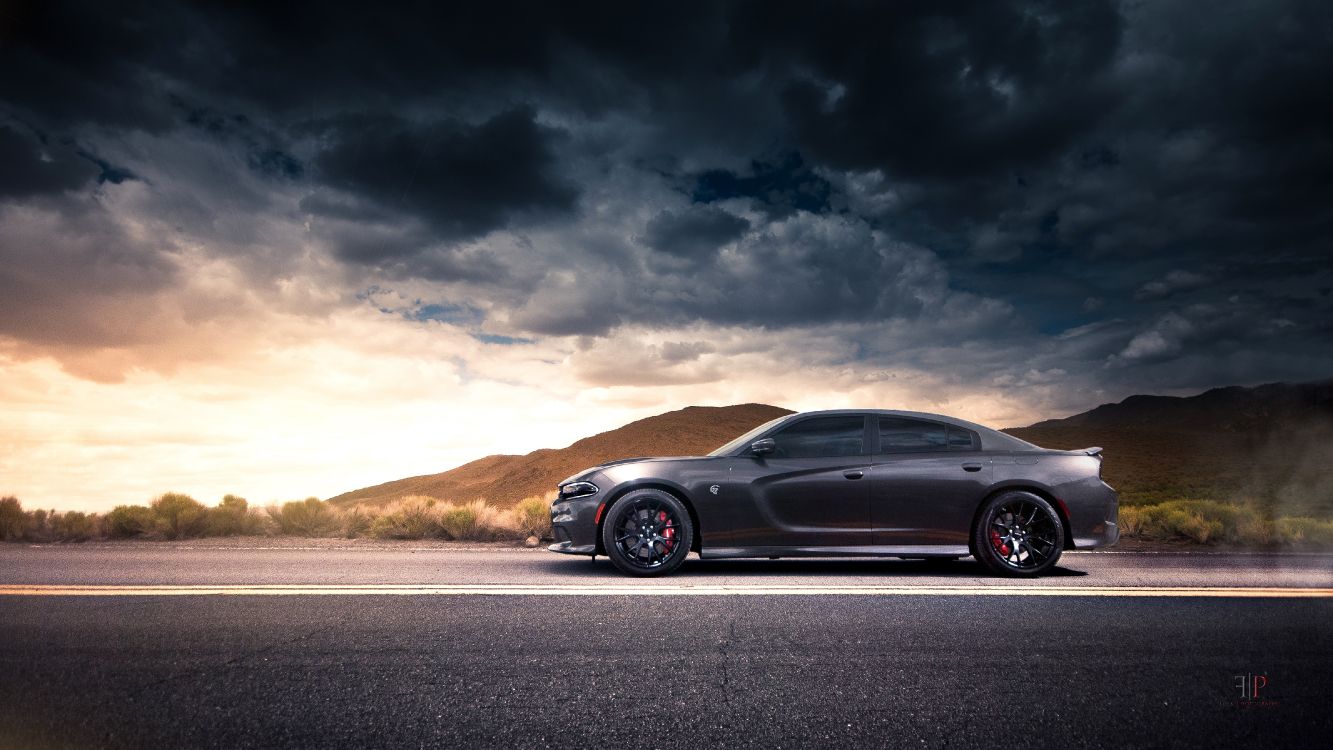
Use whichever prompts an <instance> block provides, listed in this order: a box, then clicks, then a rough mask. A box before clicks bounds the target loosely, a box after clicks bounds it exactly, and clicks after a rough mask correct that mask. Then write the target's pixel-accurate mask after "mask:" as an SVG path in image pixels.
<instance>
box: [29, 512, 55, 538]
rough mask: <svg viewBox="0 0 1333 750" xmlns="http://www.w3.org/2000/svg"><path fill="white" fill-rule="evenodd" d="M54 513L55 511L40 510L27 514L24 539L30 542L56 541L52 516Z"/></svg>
mask: <svg viewBox="0 0 1333 750" xmlns="http://www.w3.org/2000/svg"><path fill="white" fill-rule="evenodd" d="M54 513H55V511H46V510H42V509H41V508H38V509H37V510H34V511H32V512H31V513H28V514H26V515H27V519H26V521H25V523H24V524H23V538H24V539H25V540H27V541H29V542H49V541H51V540H52V539H54V538H55V532H54V530H52V528H51V516H52V515H54Z"/></svg>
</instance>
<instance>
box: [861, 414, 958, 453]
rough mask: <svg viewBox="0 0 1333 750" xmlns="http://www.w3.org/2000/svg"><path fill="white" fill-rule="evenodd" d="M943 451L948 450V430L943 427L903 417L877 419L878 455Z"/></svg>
mask: <svg viewBox="0 0 1333 750" xmlns="http://www.w3.org/2000/svg"><path fill="white" fill-rule="evenodd" d="M968 440H969V441H970V440H971V438H968ZM969 445H970V442H969ZM943 450H949V430H948V428H946V427H945V426H944V425H942V424H936V423H935V422H922V421H921V420H919V419H906V418H903V417H880V418H879V452H880V453H920V452H922V451H943Z"/></svg>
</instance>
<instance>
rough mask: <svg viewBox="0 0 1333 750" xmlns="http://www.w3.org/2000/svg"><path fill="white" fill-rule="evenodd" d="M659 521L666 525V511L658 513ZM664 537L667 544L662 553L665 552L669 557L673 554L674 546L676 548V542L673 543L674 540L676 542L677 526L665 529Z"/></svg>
mask: <svg viewBox="0 0 1333 750" xmlns="http://www.w3.org/2000/svg"><path fill="white" fill-rule="evenodd" d="M657 520H658V521H659V522H661V523H662V524H666V520H667V514H666V511H664V510H662V511H658V512H657ZM662 536H664V537H666V543H665V544H663V545H662V546H663V547H664V548H665V549H663V550H662V551H663V552H664V553H665V554H668V555H669V554H671V548H672V546H674V542H673V541H672V540H674V539H675V538H676V527H675V526H667V527H666V528H665V530H664V531H663V532H662Z"/></svg>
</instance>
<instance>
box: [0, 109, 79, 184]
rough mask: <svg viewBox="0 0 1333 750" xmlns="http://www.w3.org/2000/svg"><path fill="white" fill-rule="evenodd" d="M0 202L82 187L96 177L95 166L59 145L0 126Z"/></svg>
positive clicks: (70, 149) (68, 148) (64, 146)
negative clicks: (0, 166) (0, 165)
mask: <svg viewBox="0 0 1333 750" xmlns="http://www.w3.org/2000/svg"><path fill="white" fill-rule="evenodd" d="M0 164H3V165H4V167H3V168H0V200H2V199H5V198H24V197H28V196H32V195H42V194H47V193H61V192H64V191H66V190H74V189H76V188H80V187H83V186H84V185H87V184H88V183H89V182H91V181H92V179H93V178H94V177H96V176H97V174H98V169H97V166H96V165H95V164H94V163H93V162H92V161H91V160H89V159H87V158H84V157H83V156H80V155H79V154H78V153H77V152H76V151H75V150H74V149H72V148H70V147H69V146H68V145H63V144H48V143H42V142H41V141H40V140H39V139H38V138H35V137H33V136H32V135H30V134H28V133H23V132H21V131H19V130H18V129H15V128H12V127H9V126H6V125H3V124H0Z"/></svg>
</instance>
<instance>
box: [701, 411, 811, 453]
mask: <svg viewBox="0 0 1333 750" xmlns="http://www.w3.org/2000/svg"><path fill="white" fill-rule="evenodd" d="M790 416H791V415H790V414H784V415H783V416H781V417H778V418H777V419H770V420H769V421H767V422H765V423H763V424H761V425H759V426H758V427H756V428H754V429H753V430H750V431H749V432H747V433H745V434H744V435H741V436H740V437H738V438H736V439H735V440H733V441H731V442H730V443H727V444H726V445H724V446H722V447H721V448H718V449H717V450H715V451H713V452H712V453H709V454H708V455H710V456H725V455H727V454H728V453H731V452H733V451H735V450H736V449H737V448H739V447H741V446H742V445H745V444H746V443H748V442H750V441H751V440H754V439H755V436H757V435H762V434H763V432H764V430H767V429H768V428H770V427H772V426H773V425H775V424H777V423H778V422H781V421H782V420H784V419H786V418H787V417H790Z"/></svg>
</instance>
